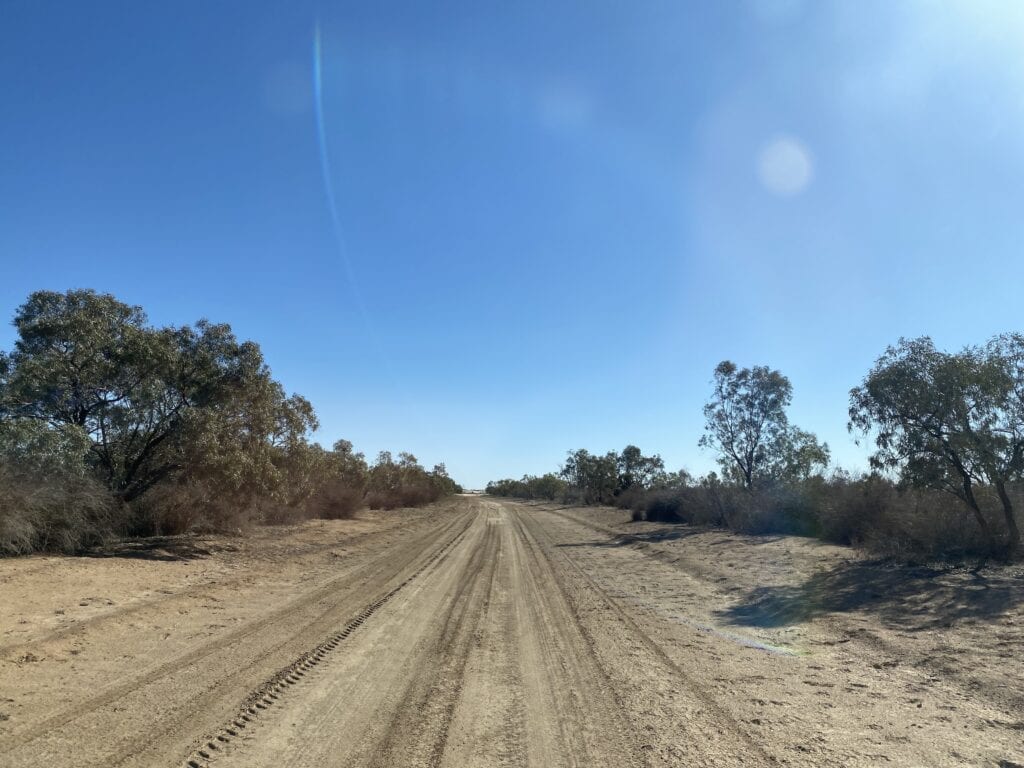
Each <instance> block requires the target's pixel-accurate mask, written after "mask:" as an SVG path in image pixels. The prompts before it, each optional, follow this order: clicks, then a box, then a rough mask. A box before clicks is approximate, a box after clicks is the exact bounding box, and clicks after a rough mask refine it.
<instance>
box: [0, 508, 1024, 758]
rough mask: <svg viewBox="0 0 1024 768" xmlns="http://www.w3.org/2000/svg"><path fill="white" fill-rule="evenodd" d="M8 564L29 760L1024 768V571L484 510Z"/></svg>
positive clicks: (13, 734) (11, 646)
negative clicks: (947, 566)
mask: <svg viewBox="0 0 1024 768" xmlns="http://www.w3.org/2000/svg"><path fill="white" fill-rule="evenodd" d="M163 545H164V546H163V547H156V548H151V549H145V550H142V549H133V548H130V547H126V548H124V549H122V551H120V552H116V553H113V554H115V555H116V556H113V557H106V558H35V557H33V558H24V559H18V560H6V561H0V765H2V766H4V767H5V768H6V766H43V765H45V766H48V768H55V767H56V766H92V765H104V766H111V765H132V766H162V765H168V766H188V765H191V766H193V767H194V766H206V765H215V766H225V768H227V767H228V766H237V767H242V766H245V767H246V768H248V767H250V766H253V767H255V766H275V767H279V766H298V767H299V768H302V767H303V766H306V767H312V766H380V767H383V766H395V767H398V766H402V767H403V768H404V767H405V766H450V767H451V768H462V767H464V766H465V767H473V766H479V767H480V768H484V767H485V766H487V767H490V766H521V765H528V766H537V767H538V768H547V767H548V766H552V767H554V766H591V765H606V766H611V767H613V768H617V767H618V766H624V767H625V766H665V765H679V766H701V765H709V766H711V765H714V766H733V765H744V766H757V765H793V766H812V765H813V766H817V765H836V766H861V765H862V766H869V765H870V766H875V765H880V764H889V765H900V766H903V765H906V766H912V765H922V766H943V765H987V766H1004V767H1012V766H1014V765H1017V764H1021V765H1024V656H1022V650H1024V648H1022V644H1021V640H1022V638H1024V576H1022V573H1021V572H1020V570H1019V569H1018V570H1016V571H1015V570H1013V569H1001V570H989V571H987V572H986V573H985V575H984V576H974V575H972V574H970V573H965V572H937V571H930V570H926V569H912V570H908V569H895V568H888V567H885V566H882V565H878V564H872V563H868V562H865V561H863V560H860V559H858V558H857V557H856V556H855V555H854V554H853V553H852V552H850V551H849V550H846V549H842V548H838V547H829V546H825V545H821V544H818V543H816V542H810V541H806V540H800V539H794V538H785V537H780V538H763V537H762V538H753V537H750V538H748V537H741V536H736V535H732V534H726V533H722V532H706V531H705V532H701V531H696V530H693V529H690V528H686V527H681V526H664V525H657V524H648V523H641V524H631V523H628V522H626V521H625V519H624V515H623V513H622V512H618V511H613V510H605V509H579V508H573V509H563V508H558V507H553V506H543V505H527V504H520V503H515V502H507V501H499V500H496V499H491V498H487V497H463V498H456V499H453V500H451V501H448V502H445V503H443V504H440V505H438V506H436V507H434V508H431V509H428V510H426V511H409V510H404V511H400V512H396V513H391V514H369V513H368V514H366V515H365V516H364V518H363V519H361V520H357V521H337V522H331V523H323V524H321V523H313V524H307V525H304V526H298V527H294V528H288V529H264V530H261V531H259V532H257V533H256V534H255V535H254V536H253V537H251V538H248V539H225V538H209V539H201V540H198V541H194V542H188V543H183V542H164V543H163Z"/></svg>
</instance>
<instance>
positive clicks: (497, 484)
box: [486, 472, 567, 501]
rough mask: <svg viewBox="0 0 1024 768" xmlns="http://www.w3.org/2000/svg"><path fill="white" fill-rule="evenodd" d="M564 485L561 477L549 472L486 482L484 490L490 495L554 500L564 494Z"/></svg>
mask: <svg viewBox="0 0 1024 768" xmlns="http://www.w3.org/2000/svg"><path fill="white" fill-rule="evenodd" d="M566 487H567V486H566V483H565V481H564V480H563V479H562V478H560V477H558V476H557V475H555V474H553V473H551V472H549V473H547V474H546V475H541V476H540V477H535V476H533V475H523V477H522V479H521V480H512V479H507V480H494V481H492V482H490V483H488V484H487V489H486V492H487V493H489V494H491V495H492V496H511V497H514V498H518V499H543V500H546V501H554V500H556V499H560V498H562V497H563V496H564V494H565V490H566Z"/></svg>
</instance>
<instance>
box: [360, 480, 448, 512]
mask: <svg viewBox="0 0 1024 768" xmlns="http://www.w3.org/2000/svg"><path fill="white" fill-rule="evenodd" d="M439 498H441V491H440V489H438V488H437V487H436V486H434V485H432V484H430V483H427V482H424V483H411V484H404V485H400V486H398V487H397V488H394V489H391V490H376V491H369V492H368V493H367V494H366V505H367V506H368V507H369V508H370V509H400V508H402V507H422V506H423V505H425V504H430V503H431V502H434V501H437V500H438V499H439Z"/></svg>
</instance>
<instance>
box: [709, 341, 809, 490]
mask: <svg viewBox="0 0 1024 768" xmlns="http://www.w3.org/2000/svg"><path fill="white" fill-rule="evenodd" d="M792 399H793V385H792V384H791V383H790V381H789V379H788V378H786V377H785V376H783V375H782V373H780V372H779V371H777V370H772V369H770V368H768V367H767V366H754V367H753V368H738V367H737V366H736V364H735V363H732V362H730V361H728V360H725V361H723V362H721V363H719V364H718V366H717V367H716V368H715V374H714V392H713V394H712V397H711V399H710V400H709V401H708V402H707V403H706V404H705V406H704V418H705V419H706V431H705V433H704V436H703V437H701V439H700V446H701V447H702V448H710V449H712V450H714V451H716V452H717V453H718V455H719V464H720V466H721V467H722V471H723V473H724V474H725V475H726V476H727V477H732V478H735V479H736V480H738V481H739V482H740V483H741V484H742V485H743V486H744V487H745V488H748V489H749V488H753V487H754V486H755V485H757V484H759V483H766V482H774V481H779V480H800V479H804V478H806V477H808V476H810V475H811V474H813V473H814V472H815V471H817V470H819V469H823V468H824V467H826V466H827V465H828V460H829V450H828V445H826V444H824V443H819V442H818V440H817V438H816V437H815V436H814V435H813V434H812V433H810V432H806V431H804V430H801V429H798V428H796V427H793V426H791V425H790V423H789V419H788V417H787V415H786V408H787V407H788V406H789V404H790V402H791V401H792Z"/></svg>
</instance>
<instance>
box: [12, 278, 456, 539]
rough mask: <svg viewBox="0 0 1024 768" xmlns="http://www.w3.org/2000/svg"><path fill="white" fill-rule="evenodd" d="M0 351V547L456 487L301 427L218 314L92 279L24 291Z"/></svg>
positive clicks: (291, 516) (304, 513) (353, 505)
mask: <svg viewBox="0 0 1024 768" xmlns="http://www.w3.org/2000/svg"><path fill="white" fill-rule="evenodd" d="M14 326H15V329H16V330H17V340H16V342H15V346H14V349H13V350H12V351H11V352H9V353H3V352H0V553H3V552H6V553H19V552H28V551H34V550H37V549H56V550H64V551H73V550H76V549H79V548H81V547H83V546H87V545H90V544H93V543H95V542H97V541H100V540H102V539H103V538H104V537H106V536H109V535H113V534H126V535H146V534H157V533H178V532H182V531H186V530H189V529H192V528H196V527H209V528H236V527H239V526H242V525H244V524H247V523H251V522H284V521H289V520H298V519H302V518H304V517H309V516H314V515H315V516H319V517H343V516H350V515H351V514H352V513H353V512H354V511H355V510H356V509H357V508H358V507H360V506H363V505H364V504H367V505H370V506H374V507H389V508H390V507H398V506H412V505H417V504H423V503H426V502H429V501H432V500H434V499H437V498H439V497H440V496H442V495H444V494H448V493H452V492H454V491H456V490H457V489H458V486H457V485H456V484H455V483H454V482H453V481H452V480H451V478H449V477H448V474H447V472H446V471H445V468H444V465H438V466H436V467H434V469H433V470H430V471H428V470H426V469H424V468H423V467H422V466H420V465H419V463H418V462H417V460H416V457H414V456H412V455H411V454H408V453H401V454H399V456H398V459H397V461H396V460H395V459H393V458H392V456H391V454H390V453H386V452H385V453H381V454H380V456H378V458H377V460H376V461H375V462H374V463H373V464H372V465H371V464H369V463H368V462H367V461H366V459H365V457H364V456H363V455H362V454H361V453H356V452H355V451H354V450H353V447H352V445H351V443H349V442H347V441H339V442H337V443H335V444H334V446H333V447H332V449H330V450H326V449H324V448H322V447H321V446H319V445H318V444H316V443H315V442H313V441H312V440H311V439H310V434H311V433H312V431H313V430H315V429H316V428H317V426H318V424H317V419H316V414H315V412H314V410H313V406H312V405H311V404H310V403H309V401H308V400H306V399H305V398H303V397H302V396H300V395H296V394H288V393H286V391H285V390H284V388H283V387H282V386H281V384H280V383H279V382H277V381H276V380H275V379H274V378H273V377H272V376H271V372H270V369H269V367H268V366H267V364H266V362H265V360H264V358H263V355H262V353H261V351H260V348H259V347H258V346H257V345H256V344H255V343H253V342H251V341H239V340H238V339H237V338H236V337H235V335H234V334H233V332H232V330H231V328H230V326H228V325H226V324H214V323H210V322H208V321H206V320H201V321H199V322H198V323H196V324H195V325H194V326H187V325H186V326H181V327H164V328H158V327H153V326H152V325H150V324H149V322H148V319H147V317H146V315H145V313H144V312H143V310H142V309H141V308H140V307H136V306H130V305H128V304H124V303H122V302H121V301H118V300H117V299H116V298H115V297H113V296H111V295H108V294H100V293H96V292H94V291H90V290H73V291H68V292H66V293H58V292H51V291H37V292H35V293H33V294H32V295H31V296H29V298H28V300H27V301H26V302H25V303H24V304H23V305H22V306H21V307H20V308H19V309H18V311H17V313H16V315H15V318H14Z"/></svg>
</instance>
